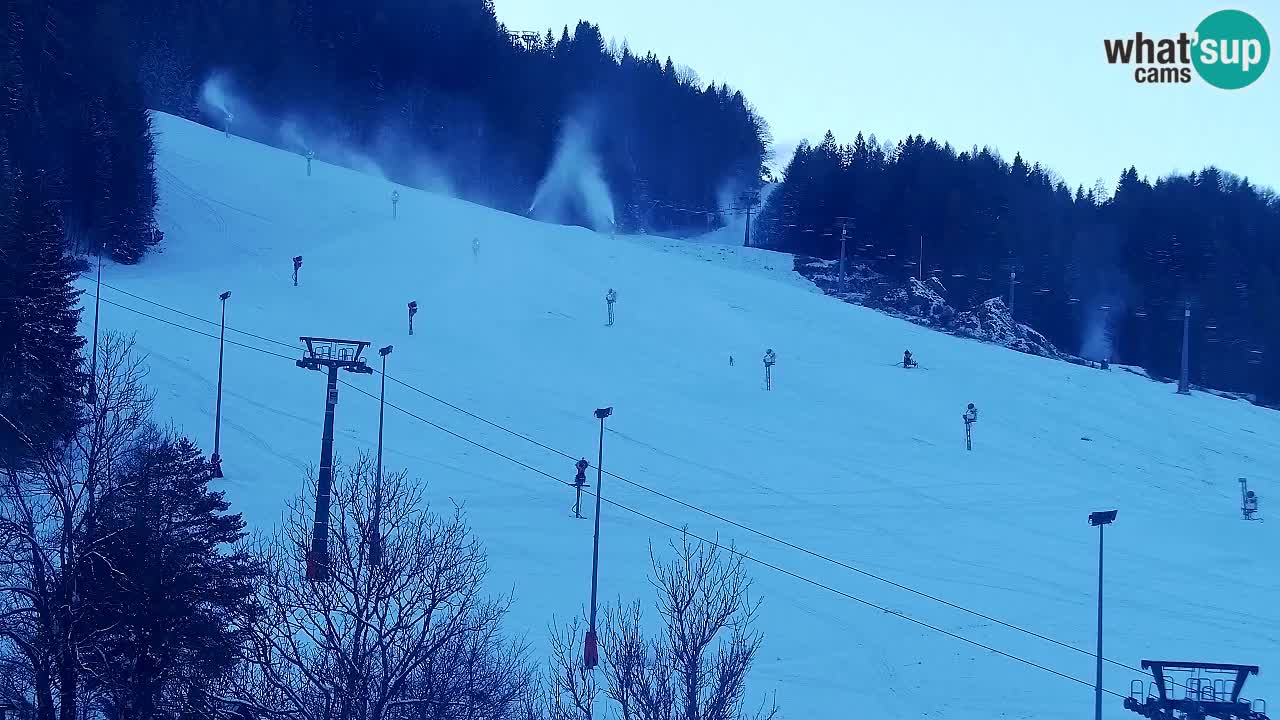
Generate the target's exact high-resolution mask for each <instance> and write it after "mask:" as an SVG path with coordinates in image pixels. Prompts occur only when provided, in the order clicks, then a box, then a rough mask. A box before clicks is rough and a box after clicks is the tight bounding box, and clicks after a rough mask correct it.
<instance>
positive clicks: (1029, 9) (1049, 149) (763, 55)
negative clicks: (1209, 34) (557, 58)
mask: <svg viewBox="0 0 1280 720" xmlns="http://www.w3.org/2000/svg"><path fill="white" fill-rule="evenodd" d="M495 1H496V4H497V11H498V17H499V19H500V20H501V21H502V22H503V23H505V24H506V25H507V27H508V29H511V30H540V31H542V30H546V29H547V28H548V27H554V28H555V29H556V34H557V35H559V32H560V28H561V27H563V26H564V25H565V24H569V25H570V26H571V27H572V25H573V24H574V23H576V22H577V20H578V19H579V18H583V19H588V20H591V21H592V22H595V23H597V24H599V25H600V26H601V30H602V31H603V33H604V35H605V38H606V39H608V38H613V39H616V40H617V41H618V43H621V42H622V41H623V40H626V41H627V42H628V43H629V44H630V45H631V47H632V49H633V50H637V51H639V52H645V51H649V50H652V51H654V52H656V53H657V54H658V55H659V56H662V57H664V58H665V57H666V56H667V55H670V56H672V57H673V59H675V61H676V62H677V63H680V64H684V65H688V66H690V67H692V68H693V69H694V70H696V71H697V73H698V75H699V77H701V78H702V80H703V82H704V84H705V83H706V82H707V81H710V80H714V81H716V82H721V81H724V82H728V83H729V85H730V86H732V87H735V88H738V89H741V90H742V91H743V92H744V93H746V95H747V97H748V98H749V99H750V100H751V101H752V102H753V103H754V104H755V105H756V107H757V108H758V109H759V110H760V112H761V114H763V115H764V117H765V118H766V119H767V120H768V121H769V124H770V126H771V128H772V130H773V134H774V137H775V139H776V141H777V142H776V148H777V150H778V152H779V155H780V156H781V157H780V158H779V160H778V161H777V162H779V163H785V162H786V160H787V159H788V158H789V156H790V150H791V148H792V146H794V144H795V143H796V142H797V141H798V140H800V139H801V138H808V139H810V141H812V142H816V141H818V140H820V139H821V138H822V134H823V133H824V132H825V131H826V130H827V129H828V128H830V129H831V130H833V131H835V133H836V136H837V138H838V139H839V140H840V141H841V142H847V141H848V140H851V139H852V135H853V133H854V132H856V131H857V130H863V131H867V132H874V133H876V134H877V136H879V137H880V138H881V139H882V140H883V139H891V140H895V141H896V140H898V139H900V138H901V137H903V136H905V135H906V134H907V133H912V134H914V133H917V132H918V133H922V134H924V135H925V136H932V137H935V138H938V139H940V140H947V141H950V142H951V143H952V144H953V145H956V146H957V147H960V148H967V147H969V146H970V145H973V144H978V145H982V144H988V145H992V146H995V147H997V148H998V149H999V150H1000V152H1001V153H1002V154H1003V155H1004V156H1005V157H1006V159H1012V157H1013V154H1014V153H1015V152H1017V151H1021V152H1022V154H1023V156H1024V157H1026V158H1028V159H1029V160H1032V161H1039V162H1041V163H1043V164H1045V165H1047V166H1049V167H1050V168H1052V169H1054V170H1055V171H1057V172H1058V174H1059V175H1061V176H1062V178H1063V179H1064V180H1066V181H1067V183H1068V184H1069V185H1071V186H1072V187H1075V186H1076V185H1077V184H1083V185H1084V186H1085V187H1089V186H1091V185H1092V184H1093V183H1094V181H1095V180H1097V179H1098V178H1102V179H1103V180H1104V182H1105V183H1106V184H1107V185H1108V186H1109V187H1114V185H1115V182H1116V180H1117V178H1118V177H1119V173H1120V171H1121V169H1122V168H1123V167H1127V166H1128V165H1130V164H1133V165H1137V167H1138V171H1139V173H1140V174H1143V175H1149V176H1153V177H1154V176H1158V175H1164V174H1167V173H1169V172H1171V171H1174V170H1178V171H1189V170H1195V169H1199V168H1200V167H1203V166H1204V165H1206V164H1209V163H1213V164H1216V165H1218V166H1220V167H1222V168H1224V169H1227V170H1230V171H1232V172H1236V173H1239V174H1241V175H1247V176H1249V177H1250V179H1252V180H1253V181H1254V182H1256V183H1258V184H1262V185H1269V186H1271V187H1273V188H1276V189H1277V190H1280V60H1278V59H1276V58H1274V57H1273V58H1272V62H1271V63H1270V66H1269V67H1268V68H1267V70H1266V72H1265V73H1264V74H1263V76H1262V78H1261V79H1259V80H1258V81H1257V82H1255V83H1254V84H1253V85H1251V86H1249V87H1248V88H1245V89H1243V90H1236V91H1223V90H1218V89H1216V88H1213V87H1211V86H1209V85H1207V84H1205V83H1203V82H1201V81H1199V79H1198V78H1196V79H1194V80H1193V82H1192V84H1190V85H1164V86H1160V85H1140V84H1138V83H1135V82H1134V80H1133V70H1132V67H1127V68H1126V67H1125V66H1119V65H1117V66H1110V65H1108V64H1107V63H1106V60H1105V58H1104V55H1103V49H1102V41H1103V39H1104V38H1107V37H1113V38H1121V37H1126V36H1127V37H1132V36H1133V33H1134V32H1135V31H1139V30H1141V31H1143V33H1144V34H1146V35H1148V36H1157V37H1167V36H1176V35H1177V33H1179V32H1181V31H1186V32H1191V31H1192V30H1194V29H1195V27H1196V25H1197V24H1198V23H1199V22H1200V20H1202V19H1204V17H1205V16H1206V15H1208V14H1209V13H1211V12H1214V11H1216V10H1221V9H1224V8H1227V7H1233V8H1236V9H1240V10H1245V11H1247V12H1249V13H1251V14H1253V15H1254V17H1256V18H1258V19H1259V20H1260V21H1261V22H1262V24H1263V26H1264V27H1265V28H1266V29H1267V31H1268V33H1269V34H1270V38H1271V42H1272V46H1273V48H1274V47H1275V45H1276V43H1277V41H1280V3H1277V2H1274V0H1266V1H1263V0H1247V2H1242V3H1240V4H1226V5H1223V4H1218V3H1217V2H1197V1H1195V0H1084V1H1081V2H1074V3H1070V4H1068V3H1061V2H1053V3H1050V2H1040V1H1038V0H1022V1H1021V2H1019V1H1013V0H1011V1H1009V2H1000V1H998V0H969V1H968V2H963V3H961V2H953V1H945V0H915V1H914V2H866V1H865V0H769V1H768V2H766V1H764V0H495Z"/></svg>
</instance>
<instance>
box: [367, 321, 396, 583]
mask: <svg viewBox="0 0 1280 720" xmlns="http://www.w3.org/2000/svg"><path fill="white" fill-rule="evenodd" d="M392 349H393V348H392V346H390V345H388V346H386V347H384V348H381V349H379V350H378V354H379V355H381V356H382V392H381V393H380V394H379V395H378V475H377V480H376V481H375V483H374V486H373V531H372V532H371V533H370V535H371V537H370V539H369V565H371V566H373V567H377V566H379V565H381V564H382V418H383V410H384V408H385V407H386V404H387V356H388V355H390V354H391V351H392Z"/></svg>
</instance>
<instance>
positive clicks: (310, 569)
mask: <svg viewBox="0 0 1280 720" xmlns="http://www.w3.org/2000/svg"><path fill="white" fill-rule="evenodd" d="M301 340H302V342H304V343H306V344H307V355H306V357H304V358H302V359H301V360H299V361H298V362H297V365H298V367H300V368H305V369H307V370H320V369H322V368H323V369H325V370H327V371H328V375H329V383H328V387H327V389H326V391H325V396H324V434H323V435H322V436H321V440H320V475H319V478H318V479H317V482H316V521H315V530H314V533H313V535H312V538H311V550H310V551H308V552H307V579H308V580H315V581H319V582H323V581H325V580H328V579H329V502H330V499H331V497H332V494H333V415H334V408H336V407H337V405H338V370H339V369H342V370H346V371H347V372H353V373H360V374H363V375H372V374H373V368H371V367H369V366H368V365H366V364H365V361H364V359H363V358H361V357H360V355H361V353H363V352H364V349H365V348H367V347H369V343H368V342H367V341H365V340H338V339H335V338H319V337H303V338H301Z"/></svg>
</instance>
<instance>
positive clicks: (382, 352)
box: [378, 345, 394, 357]
mask: <svg viewBox="0 0 1280 720" xmlns="http://www.w3.org/2000/svg"><path fill="white" fill-rule="evenodd" d="M393 349H394V348H393V347H392V346H391V345H388V346H386V347H384V348H379V349H378V354H379V355H381V356H382V357H386V356H388V355H390V354H391V351H392V350H393Z"/></svg>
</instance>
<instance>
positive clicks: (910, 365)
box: [902, 350, 917, 368]
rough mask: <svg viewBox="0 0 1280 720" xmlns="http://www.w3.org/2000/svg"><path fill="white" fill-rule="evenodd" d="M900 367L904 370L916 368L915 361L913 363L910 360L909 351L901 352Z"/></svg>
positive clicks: (912, 360)
mask: <svg viewBox="0 0 1280 720" xmlns="http://www.w3.org/2000/svg"><path fill="white" fill-rule="evenodd" d="M902 367H904V368H913V367H917V363H916V361H915V360H914V359H912V357H911V351H910V350H903V351H902Z"/></svg>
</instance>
